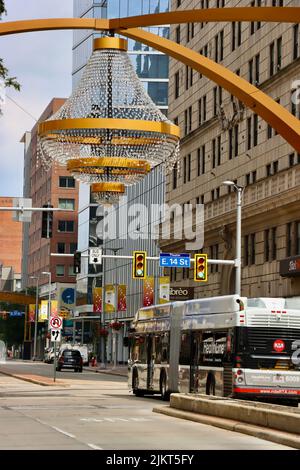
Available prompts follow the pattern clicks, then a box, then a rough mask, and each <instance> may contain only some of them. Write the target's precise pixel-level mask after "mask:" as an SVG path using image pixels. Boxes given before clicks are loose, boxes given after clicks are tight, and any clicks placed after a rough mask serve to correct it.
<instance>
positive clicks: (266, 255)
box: [264, 229, 270, 261]
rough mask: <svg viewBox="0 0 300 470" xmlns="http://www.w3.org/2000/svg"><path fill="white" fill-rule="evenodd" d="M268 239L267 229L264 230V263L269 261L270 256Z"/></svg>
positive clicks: (268, 232) (268, 231)
mask: <svg viewBox="0 0 300 470" xmlns="http://www.w3.org/2000/svg"><path fill="white" fill-rule="evenodd" d="M269 238H270V230H269V229H267V230H265V242H264V252H265V261H269V255H270V244H269Z"/></svg>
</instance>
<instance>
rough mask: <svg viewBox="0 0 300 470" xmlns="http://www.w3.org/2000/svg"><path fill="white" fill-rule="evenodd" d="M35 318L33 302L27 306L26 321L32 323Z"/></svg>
mask: <svg viewBox="0 0 300 470" xmlns="http://www.w3.org/2000/svg"><path fill="white" fill-rule="evenodd" d="M34 320H35V304H30V305H29V308H28V321H29V322H30V323H34Z"/></svg>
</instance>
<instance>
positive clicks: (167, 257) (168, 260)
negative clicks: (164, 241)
mask: <svg viewBox="0 0 300 470" xmlns="http://www.w3.org/2000/svg"><path fill="white" fill-rule="evenodd" d="M159 266H160V267H161V268H190V267H191V256H190V255H189V254H188V253H182V254H180V255H179V254H172V253H160V255H159Z"/></svg>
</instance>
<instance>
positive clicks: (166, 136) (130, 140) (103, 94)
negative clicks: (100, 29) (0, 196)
mask: <svg viewBox="0 0 300 470" xmlns="http://www.w3.org/2000/svg"><path fill="white" fill-rule="evenodd" d="M126 51H127V41H126V40H124V39H121V38H115V37H103V38H98V39H95V41H94V52H93V54H92V56H91V58H90V60H89V62H88V64H87V66H86V69H85V71H84V73H83V76H82V78H81V80H80V82H79V84H78V86H77V88H76V90H75V91H74V93H73V94H72V96H71V97H70V98H69V99H68V100H67V101H66V102H65V104H64V105H63V106H62V107H61V108H60V109H59V111H58V112H57V113H55V114H54V115H53V116H51V118H49V119H48V120H47V121H44V122H42V123H41V124H40V125H39V136H40V137H39V144H40V145H39V146H40V154H41V158H42V160H43V161H44V162H46V163H47V162H49V160H51V161H57V162H59V163H61V164H65V165H66V166H67V168H68V170H69V171H70V172H71V174H72V175H73V176H74V177H75V178H76V179H78V180H80V181H83V182H86V183H108V182H109V183H120V184H123V185H125V186H128V185H132V184H134V183H136V182H138V181H140V180H141V179H143V178H144V177H145V175H146V174H147V173H148V172H149V171H150V170H151V168H153V167H154V166H156V165H158V164H162V166H164V167H165V168H166V170H167V171H168V170H170V169H171V168H173V166H174V164H175V162H176V161H177V159H178V156H179V128H178V126H175V125H174V124H172V123H171V122H170V121H169V120H168V119H167V118H166V116H165V115H164V114H163V113H162V112H161V111H160V110H159V109H158V108H157V106H156V105H155V104H154V103H153V101H152V100H151V98H150V97H149V96H148V94H147V93H146V91H145V89H144V87H143V84H142V82H141V81H140V80H139V78H138V76H137V75H136V73H135V71H134V68H133V65H132V63H131V61H130V58H129V56H128V54H127V52H126ZM99 192H100V193H103V191H99ZM112 193H113V192H112ZM117 194H119V193H115V194H114V195H115V196H117ZM102 196H103V194H102ZM102 196H100V197H102ZM111 196H112V194H111Z"/></svg>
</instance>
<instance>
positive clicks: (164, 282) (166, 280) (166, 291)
mask: <svg viewBox="0 0 300 470" xmlns="http://www.w3.org/2000/svg"><path fill="white" fill-rule="evenodd" d="M168 302H170V277H169V276H163V277H160V278H159V303H160V304H166V303H168Z"/></svg>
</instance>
